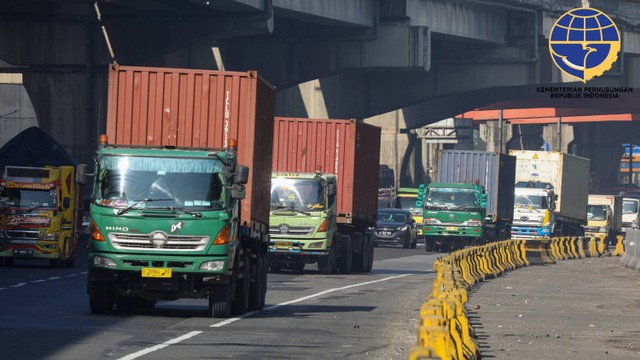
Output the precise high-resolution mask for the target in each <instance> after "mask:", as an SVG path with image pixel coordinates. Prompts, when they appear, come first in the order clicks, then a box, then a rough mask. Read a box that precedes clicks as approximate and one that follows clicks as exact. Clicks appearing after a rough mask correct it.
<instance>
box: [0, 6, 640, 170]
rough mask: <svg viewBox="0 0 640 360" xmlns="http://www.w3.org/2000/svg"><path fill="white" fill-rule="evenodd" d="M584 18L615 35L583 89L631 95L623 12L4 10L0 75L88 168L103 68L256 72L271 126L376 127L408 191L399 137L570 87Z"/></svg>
mask: <svg viewBox="0 0 640 360" xmlns="http://www.w3.org/2000/svg"><path fill="white" fill-rule="evenodd" d="M581 6H591V7H594V8H597V9H600V10H602V11H604V12H606V13H607V14H608V15H609V16H610V17H611V18H612V19H613V20H614V22H615V23H616V25H617V26H618V28H619V29H620V32H621V33H622V43H623V46H622V55H621V56H620V57H619V60H618V61H617V62H616V63H615V64H614V68H613V69H611V70H610V71H608V72H607V73H605V75H604V76H602V77H599V78H596V79H595V80H592V81H589V85H590V86H627V87H632V88H637V87H638V82H639V81H640V77H639V76H638V75H637V74H638V73H639V72H640V69H639V68H638V66H639V65H638V64H639V63H638V61H639V60H638V54H639V53H640V30H639V27H638V26H639V24H640V5H639V4H638V3H637V2H635V1H623V0H614V1H604V0H596V1H577V0H561V1H552V0H535V1H534V0H487V1H485V0H457V1H445V0H322V1H321V0H313V1H295V0H216V1H205V0H190V1H179V0H150V1H147V0H144V1H143V0H128V1H119V0H109V1H97V2H94V1H84V0H34V1H30V2H28V3H25V2H22V1H4V2H3V3H2V4H1V5H0V10H2V11H1V12H0V13H1V14H2V15H0V29H1V30H2V31H0V59H2V60H4V62H6V65H5V66H3V67H2V69H1V71H2V72H6V73H9V72H11V73H15V72H17V73H21V74H22V76H23V82H24V86H25V89H26V92H27V93H28V97H29V98H30V100H31V103H32V104H33V108H34V109H35V114H36V117H37V120H38V124H39V126H40V127H42V128H44V129H45V130H46V131H48V132H49V133H50V134H51V135H52V136H53V137H54V138H56V139H57V140H58V141H59V142H60V143H61V144H63V145H64V146H65V147H67V148H68V149H69V150H70V151H72V153H74V154H75V155H76V156H77V157H79V158H80V159H81V160H82V161H86V162H90V161H89V160H90V158H91V156H92V154H93V151H94V149H95V141H96V137H97V134H98V133H99V132H100V131H101V130H102V127H103V123H104V118H105V109H106V106H105V100H106V94H105V90H106V69H107V64H108V63H110V62H112V61H114V60H115V61H117V62H118V63H121V64H127V65H148V66H174V67H191V68H209V69H216V68H219V69H221V68H224V69H226V70H247V69H256V70H258V71H259V73H260V74H261V75H262V76H263V77H265V78H266V79H268V80H269V81H270V82H271V83H272V84H273V85H275V86H276V88H277V89H278V97H277V115H281V116H308V117H333V118H347V117H348V118H363V119H367V120H366V121H367V122H370V123H373V124H376V125H379V126H381V127H382V128H383V133H384V139H383V157H382V160H383V161H385V162H388V163H393V164H395V166H396V169H397V170H398V171H399V172H400V173H401V175H402V176H401V178H403V179H405V181H413V182H415V181H418V180H419V179H418V178H417V176H416V173H420V172H423V170H424V169H422V170H421V169H420V167H422V168H424V161H421V160H420V158H421V157H424V156H422V155H420V152H421V151H422V152H424V150H420V148H419V145H417V144H416V143H415V139H412V138H411V137H410V136H408V135H405V134H399V133H400V132H401V130H402V129H413V128H417V127H420V126H423V125H426V124H430V123H433V122H435V121H438V120H440V119H442V118H446V117H450V116H455V115H456V114H460V113H463V112H465V111H469V110H472V109H475V108H480V107H482V106H487V105H489V104H493V103H496V102H498V101H505V100H514V101H525V102H527V101H531V100H529V99H531V98H539V97H541V95H540V94H539V93H537V92H536V87H535V85H553V84H568V83H571V82H574V80H572V79H568V78H566V77H564V76H563V75H562V73H561V72H560V70H559V69H557V68H556V67H555V65H554V64H553V61H552V60H551V58H550V56H549V51H548V38H549V32H550V29H551V27H552V25H553V24H554V22H555V21H556V19H557V18H558V17H559V16H560V15H561V14H562V13H564V12H566V11H568V10H570V9H573V8H576V7H581ZM98 14H99V16H98ZM105 35H106V36H105ZM106 39H108V42H107V41H106ZM108 45H109V46H108ZM212 48H214V50H215V51H212ZM574 83H575V82H574ZM636 94H637V93H636ZM519 99H525V100H519ZM627 102H628V104H629V105H628V106H630V107H631V109H630V110H629V112H635V113H637V112H639V111H638V110H636V107H637V106H638V104H640V102H638V101H631V100H628V101H627ZM602 104H611V103H610V102H604V101H601V102H599V103H598V106H600V105H602ZM603 106H607V105H603ZM7 107H9V106H7ZM527 107H532V106H531V105H529V106H527ZM0 110H1V111H0V115H1V114H5V113H9V112H10V111H11V110H13V109H7V111H4V109H0ZM21 113H28V112H27V111H25V112H17V113H14V115H15V116H17V117H19V116H20V115H19V114H21ZM3 119H4V118H3ZM70 129H73V131H70ZM412 141H413V145H412V144H411V142H412ZM406 149H409V151H407V150H406ZM402 164H406V166H404V167H403V166H401V165H402ZM415 164H418V165H420V164H422V165H420V166H416V165H415Z"/></svg>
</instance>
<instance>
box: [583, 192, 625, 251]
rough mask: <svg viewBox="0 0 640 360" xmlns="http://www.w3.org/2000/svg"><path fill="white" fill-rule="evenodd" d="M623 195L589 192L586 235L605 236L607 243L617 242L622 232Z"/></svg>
mask: <svg viewBox="0 0 640 360" xmlns="http://www.w3.org/2000/svg"><path fill="white" fill-rule="evenodd" d="M622 202H623V198H622V196H621V195H599V194H589V197H588V201H587V224H586V225H585V226H584V234H585V235H586V236H595V237H600V236H604V237H605V243H606V244H613V245H615V243H616V241H617V240H616V237H617V236H618V235H619V234H621V233H622V216H623V215H622Z"/></svg>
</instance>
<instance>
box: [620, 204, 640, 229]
mask: <svg viewBox="0 0 640 360" xmlns="http://www.w3.org/2000/svg"><path fill="white" fill-rule="evenodd" d="M638 224H640V199H638V198H631V197H625V198H623V199H622V232H624V233H626V232H627V230H629V229H638V227H639V225H638Z"/></svg>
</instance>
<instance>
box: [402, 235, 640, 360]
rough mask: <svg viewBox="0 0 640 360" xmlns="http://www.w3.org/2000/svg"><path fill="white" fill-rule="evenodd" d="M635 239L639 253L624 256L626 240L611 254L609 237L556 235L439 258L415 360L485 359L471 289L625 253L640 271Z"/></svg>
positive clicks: (421, 319) (423, 310) (422, 317)
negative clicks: (470, 308) (526, 269)
mask: <svg viewBox="0 0 640 360" xmlns="http://www.w3.org/2000/svg"><path fill="white" fill-rule="evenodd" d="M633 236H635V237H634V238H633V239H634V240H632V241H630V242H629V243H628V244H627V246H628V248H631V246H629V245H630V244H631V242H633V251H635V252H634V255H633V256H631V255H630V254H628V253H625V252H624V247H623V246H624V243H623V239H624V237H623V236H618V238H617V242H616V244H615V245H616V250H615V251H614V252H613V254H612V253H611V252H610V251H609V250H608V248H607V244H606V239H605V238H604V237H598V238H594V237H556V238H550V239H527V240H505V241H500V242H495V243H491V244H487V245H483V246H478V247H472V248H466V249H462V250H458V251H455V252H453V253H451V254H448V255H445V256H443V257H441V258H438V260H436V262H435V263H434V265H433V268H434V270H436V279H435V280H434V282H433V286H432V289H431V294H430V295H429V297H428V298H427V300H426V301H425V303H424V304H423V305H422V306H421V307H420V316H419V324H418V339H417V344H416V346H415V347H414V348H413V349H412V350H411V352H410V353H409V360H426V359H479V358H480V355H481V354H480V350H479V346H478V341H477V338H476V336H475V332H474V329H473V327H472V326H471V325H470V323H469V319H468V317H467V311H466V309H465V304H466V302H467V301H468V300H469V295H468V293H467V291H468V290H469V289H470V288H471V287H472V286H474V285H475V284H478V283H480V282H482V281H484V280H485V279H488V278H495V277H498V276H500V275H502V274H503V273H504V272H506V271H510V270H514V269H517V268H519V267H523V266H530V265H545V264H555V263H556V261H560V260H568V259H580V258H586V257H599V256H611V255H614V256H615V255H618V253H619V254H622V253H624V255H623V258H622V259H623V260H624V259H630V260H629V262H630V263H632V264H633V265H632V266H635V267H636V268H639V267H640V253H639V251H640V250H639V249H640V246H636V244H638V241H640V231H637V232H636V233H635V234H634V235H633Z"/></svg>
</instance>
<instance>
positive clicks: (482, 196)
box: [479, 193, 487, 209]
mask: <svg viewBox="0 0 640 360" xmlns="http://www.w3.org/2000/svg"><path fill="white" fill-rule="evenodd" d="M479 200H480V207H481V208H483V209H486V208H487V194H485V193H482V194H480V196H479Z"/></svg>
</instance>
